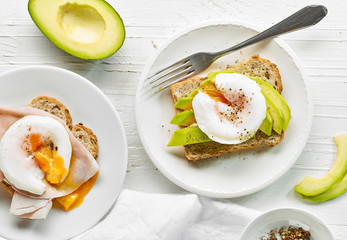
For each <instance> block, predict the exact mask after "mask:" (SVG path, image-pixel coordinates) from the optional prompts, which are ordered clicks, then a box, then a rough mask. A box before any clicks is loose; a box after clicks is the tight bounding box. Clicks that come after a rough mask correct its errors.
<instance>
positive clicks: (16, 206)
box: [10, 192, 52, 219]
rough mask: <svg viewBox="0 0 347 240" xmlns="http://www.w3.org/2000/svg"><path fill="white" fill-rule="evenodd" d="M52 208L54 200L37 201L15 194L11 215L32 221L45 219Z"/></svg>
mask: <svg viewBox="0 0 347 240" xmlns="http://www.w3.org/2000/svg"><path fill="white" fill-rule="evenodd" d="M51 208H52V200H49V199H35V198H30V197H27V196H24V195H22V194H20V193H18V192H14V194H13V197H12V202H11V207H10V214H12V215H15V216H18V217H21V218H30V219H43V218H46V216H47V214H48V213H49V211H50V210H51Z"/></svg>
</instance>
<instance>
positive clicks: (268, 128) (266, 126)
mask: <svg viewBox="0 0 347 240" xmlns="http://www.w3.org/2000/svg"><path fill="white" fill-rule="evenodd" d="M272 123H273V120H272V117H271V114H270V113H269V111H266V117H265V119H264V120H263V122H262V123H261V125H260V127H259V130H260V131H262V132H263V133H265V134H266V135H268V136H270V135H271V132H272Z"/></svg>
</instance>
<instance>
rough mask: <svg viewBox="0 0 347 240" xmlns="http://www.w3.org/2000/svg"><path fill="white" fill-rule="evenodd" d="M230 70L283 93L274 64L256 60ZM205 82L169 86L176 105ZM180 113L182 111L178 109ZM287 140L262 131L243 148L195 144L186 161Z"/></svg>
mask: <svg viewBox="0 0 347 240" xmlns="http://www.w3.org/2000/svg"><path fill="white" fill-rule="evenodd" d="M227 70H232V71H235V72H237V73H241V74H244V75H248V76H251V77H258V78H261V79H263V80H264V81H266V82H268V83H269V84H271V85H272V86H273V87H274V88H275V89H276V90H277V91H278V92H279V93H281V92H282V88H283V87H282V81H281V75H280V74H279V71H278V68H277V66H276V65H275V64H273V63H271V62H270V61H269V60H267V59H263V58H260V57H259V56H253V57H251V58H249V59H247V60H244V61H242V62H240V63H239V64H237V65H235V66H229V67H228V68H227ZM205 79H206V78H190V79H187V80H184V81H181V82H178V83H176V84H173V85H171V86H170V90H171V95H172V99H173V101H174V103H176V102H177V100H178V99H180V98H182V97H186V96H187V95H188V94H189V93H190V92H191V91H192V90H193V89H196V88H198V87H199V86H200V83H201V82H202V81H203V80H205ZM176 111H177V112H180V111H181V110H179V109H176ZM283 137H284V132H282V134H277V133H276V132H275V131H272V135H271V136H267V135H266V134H264V133H263V132H261V131H260V130H258V131H257V133H256V134H255V136H254V137H253V138H251V139H249V140H247V141H245V142H243V143H240V144H221V143H217V142H213V141H212V142H205V143H196V144H190V145H186V146H184V149H185V155H186V158H187V159H188V160H190V161H197V160H201V159H204V158H209V157H215V156H219V155H222V154H226V153H230V152H233V151H236V150H245V149H251V148H255V147H258V146H260V145H269V146H275V145H277V144H279V143H280V142H281V141H282V139H283Z"/></svg>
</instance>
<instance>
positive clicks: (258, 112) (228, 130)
mask: <svg viewBox="0 0 347 240" xmlns="http://www.w3.org/2000/svg"><path fill="white" fill-rule="evenodd" d="M214 81H215V86H216V88H217V90H218V91H220V92H221V93H222V94H223V95H224V97H225V98H226V99H227V100H228V101H229V102H230V103H231V104H232V105H228V104H225V103H223V102H220V101H216V100H214V99H212V98H211V97H210V96H209V95H207V94H206V93H205V92H203V91H200V92H199V93H198V94H197V95H196V96H195V97H194V99H193V103H192V106H193V110H194V114H195V119H196V122H197V124H198V126H199V128H200V129H201V131H203V132H204V133H205V134H206V135H207V136H208V137H209V138H210V139H211V140H213V141H215V142H219V143H223V144H238V143H242V142H245V141H247V140H248V139H250V138H251V137H252V136H253V135H254V134H255V133H256V131H257V130H258V129H259V127H260V125H261V123H262V122H263V120H264V119H265V117H266V102H265V97H264V95H263V94H262V93H261V88H260V87H259V86H258V85H257V83H256V82H255V81H253V80H251V79H250V78H248V77H247V76H244V75H242V74H237V73H220V74H218V75H216V78H215V80H214Z"/></svg>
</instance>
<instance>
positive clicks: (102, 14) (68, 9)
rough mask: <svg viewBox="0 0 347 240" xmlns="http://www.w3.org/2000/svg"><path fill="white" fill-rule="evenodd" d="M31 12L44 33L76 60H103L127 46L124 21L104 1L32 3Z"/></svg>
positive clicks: (34, 0)
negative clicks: (76, 58)
mask: <svg viewBox="0 0 347 240" xmlns="http://www.w3.org/2000/svg"><path fill="white" fill-rule="evenodd" d="M28 10H29V14H30V16H31V18H32V19H33V21H34V22H35V24H36V25H37V27H38V28H39V29H40V30H41V32H42V33H43V34H44V35H45V36H46V37H47V38H48V39H49V40H50V41H51V42H52V43H54V44H55V45H56V46H57V47H59V48H61V49H62V50H64V51H65V52H67V53H70V54H71V55H73V56H76V57H79V58H83V59H102V58H106V57H109V56H111V55H112V54H114V53H115V52H117V50H118V49H119V48H120V47H121V46H122V45H123V42H124V38H125V30H124V24H123V21H122V19H121V17H120V16H119V15H118V13H117V12H116V11H115V10H114V9H113V8H112V6H111V5H110V4H108V3H107V2H105V1H104V0H29V3H28Z"/></svg>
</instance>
